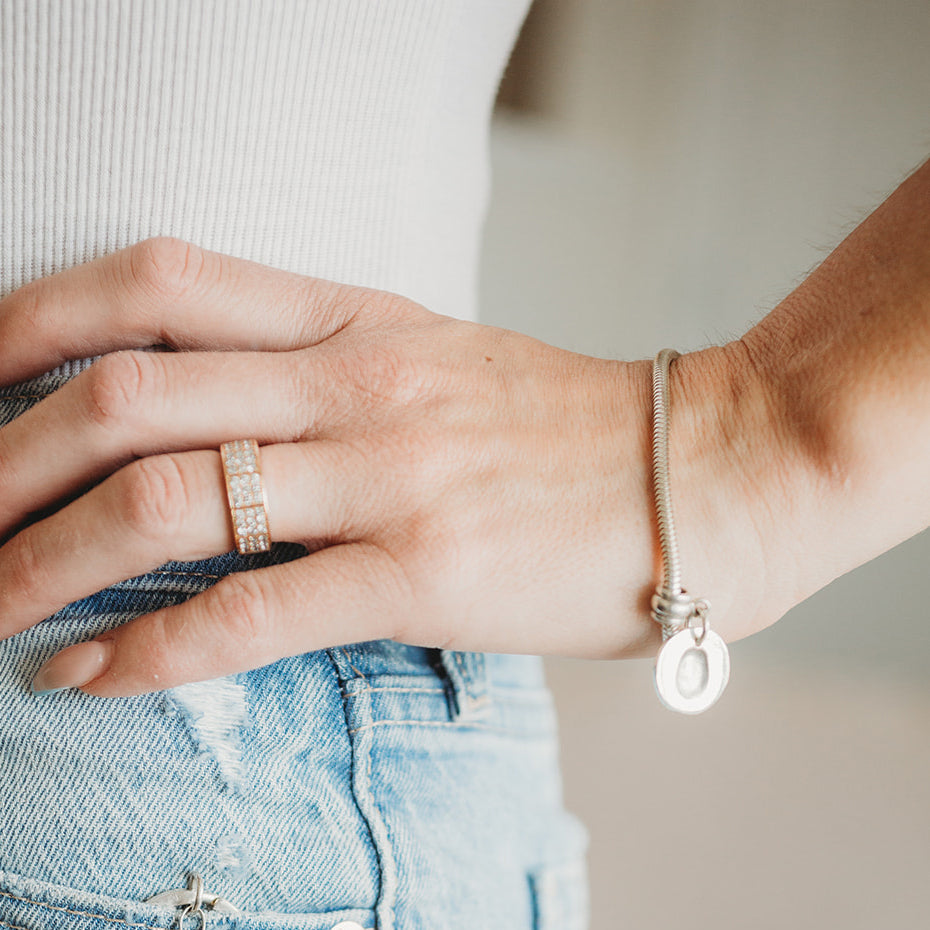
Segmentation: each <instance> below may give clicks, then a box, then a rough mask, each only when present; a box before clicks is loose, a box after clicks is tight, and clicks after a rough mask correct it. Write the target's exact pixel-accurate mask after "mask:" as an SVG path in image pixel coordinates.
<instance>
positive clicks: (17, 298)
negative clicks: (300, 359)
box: [0, 237, 365, 384]
mask: <svg viewBox="0 0 930 930" xmlns="http://www.w3.org/2000/svg"><path fill="white" fill-rule="evenodd" d="M364 294H365V290H364V289H362V288H354V287H351V286H348V285H343V284H337V283H335V282H332V281H325V280H322V279H320V278H311V277H306V276H304V275H298V274H293V273H291V272H287V271H281V270H279V269H275V268H269V267H268V266H266V265H261V264H259V263H257V262H252V261H247V260H245V259H240V258H234V257H232V256H229V255H223V254H222V253H220V252H211V251H209V250H207V249H202V248H200V247H199V246H196V245H193V244H191V243H189V242H184V241H183V240H180V239H173V238H168V237H158V238H153V239H146V240H144V241H143V242H140V243H137V244H136V245H132V246H129V247H128V248H125V249H122V250H120V251H118V252H113V253H112V254H110V255H105V256H103V257H102V258H98V259H96V260H94V261H91V262H87V263H86V264H83V265H77V266H75V267H74V268H69V269H68V270H66V271H62V272H59V273H58V274H54V275H49V276H48V277H46V278H39V279H37V280H35V281H33V282H31V283H29V284H27V285H25V286H23V287H21V288H19V290H16V291H14V292H13V293H12V294H9V295H8V296H7V297H5V298H3V299H2V300H0V382H2V383H7V384H12V383H15V382H18V381H23V380H25V379H27V378H30V377H33V376H35V375H39V374H41V373H42V372H44V371H48V370H49V369H51V368H54V367H55V366H57V365H60V364H61V363H62V362H64V361H67V360H68V359H75V358H88V357H90V356H93V355H102V354H105V353H108V352H113V351H115V350H117V349H127V348H142V347H145V346H150V345H155V344H167V345H169V346H171V347H173V348H177V349H208V350H236V349H246V350H266V351H278V350H282V351H286V350H289V349H296V348H304V347H306V346H310V345H315V344H316V343H318V342H320V341H322V340H323V339H326V338H327V337H328V336H330V335H332V334H333V333H335V332H337V331H338V330H339V329H341V328H343V327H344V326H346V325H347V324H348V323H349V322H350V321H351V319H352V317H353V316H354V315H355V313H356V312H357V311H358V309H359V308H360V307H361V306H362V304H363V303H364V302H365V300H364Z"/></svg>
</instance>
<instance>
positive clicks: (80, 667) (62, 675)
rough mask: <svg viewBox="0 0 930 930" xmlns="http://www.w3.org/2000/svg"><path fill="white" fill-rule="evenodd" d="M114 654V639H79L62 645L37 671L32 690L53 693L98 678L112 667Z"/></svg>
mask: <svg viewBox="0 0 930 930" xmlns="http://www.w3.org/2000/svg"><path fill="white" fill-rule="evenodd" d="M112 657H113V644H112V643H98V642H94V641H91V642H89V643H77V644H76V645H74V646H68V648H67V649H62V651H61V652H59V653H58V654H57V655H54V656H52V657H51V659H49V660H48V662H46V663H45V665H43V666H42V668H40V669H39V670H38V672H36V676H35V678H33V679H32V693H33V694H36V695H41V694H52V693H54V692H55V691H64V690H65V689H66V688H80V687H81V685H86V684H87V682H89V681H93V680H94V679H95V678H99V677H100V676H101V675H102V674H103V673H104V672H105V671H106V670H107V668H109V665H110V660H111V659H112Z"/></svg>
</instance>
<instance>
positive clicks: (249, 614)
mask: <svg viewBox="0 0 930 930" xmlns="http://www.w3.org/2000/svg"><path fill="white" fill-rule="evenodd" d="M212 600H213V607H215V609H216V611H217V612H218V613H219V618H220V623H221V624H222V629H223V634H224V637H226V638H227V640H228V641H229V642H231V643H233V644H235V645H237V646H239V647H244V648H246V649H248V650H249V652H250V654H253V653H254V654H255V655H257V656H263V655H265V654H267V653H268V652H269V646H270V645H271V644H270V642H269V640H270V638H271V637H270V633H271V624H270V623H269V615H268V609H267V606H266V597H265V592H264V589H263V586H262V583H261V582H260V581H259V580H258V579H257V578H256V577H255V574H254V573H253V572H237V573H236V574H234V575H227V576H226V577H225V578H223V579H222V580H221V581H219V582H218V583H217V584H216V586H215V587H214V588H213V597H212Z"/></svg>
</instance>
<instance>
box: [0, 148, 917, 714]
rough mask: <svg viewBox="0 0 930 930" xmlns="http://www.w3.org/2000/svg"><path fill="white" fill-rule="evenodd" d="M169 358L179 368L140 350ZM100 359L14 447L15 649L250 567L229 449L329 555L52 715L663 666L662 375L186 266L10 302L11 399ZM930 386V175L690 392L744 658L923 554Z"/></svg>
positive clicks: (152, 617) (193, 258)
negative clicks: (234, 563)
mask: <svg viewBox="0 0 930 930" xmlns="http://www.w3.org/2000/svg"><path fill="white" fill-rule="evenodd" d="M156 343H167V344H169V345H171V346H172V347H173V348H175V349H177V350H178V351H176V352H173V353H146V352H138V351H126V350H129V349H131V348H133V347H135V348H138V347H141V346H145V345H152V344H156ZM98 353H110V354H108V355H107V357H106V358H104V359H102V360H101V361H100V362H98V363H97V364H95V365H94V366H93V367H92V368H91V369H90V370H89V371H88V372H85V373H84V374H82V375H80V376H79V377H78V378H76V379H75V380H74V381H72V382H70V383H69V384H68V385H66V386H65V387H64V388H62V389H61V390H60V391H58V392H56V393H55V394H54V395H52V396H51V397H49V398H47V399H46V400H44V401H42V402H41V403H40V404H38V405H37V406H36V407H34V408H33V409H32V410H30V411H28V412H27V413H25V414H24V415H23V416H22V417H20V418H19V419H17V420H16V421H14V422H13V423H11V424H9V425H8V426H6V427H4V428H3V429H2V430H0V535H2V534H7V535H10V538H9V539H8V541H7V542H6V543H5V544H4V545H3V547H2V548H0V636H3V637H6V636H11V635H13V634H15V633H16V632H18V631H21V630H23V629H26V628H28V627H30V626H32V625H34V624H35V623H38V622H39V621H40V620H42V619H43V618H44V617H46V616H48V615H49V614H51V613H52V612H54V611H55V610H57V609H58V608H60V607H62V606H64V605H65V604H67V603H69V602H71V601H73V600H76V599H77V598H79V597H82V596H85V595H88V594H90V593H93V592H94V591H96V590H99V589H101V588H103V587H105V586H106V585H108V584H111V583H114V582H116V581H119V580H122V579H124V578H128V577H132V576H134V575H138V574H141V573H143V572H145V571H148V570H150V569H153V568H156V567H157V566H158V565H160V564H162V563H163V562H165V561H166V560H167V559H169V558H171V559H197V558H203V557H206V556H209V555H214V554H219V553H221V552H225V551H228V550H229V549H230V548H232V546H233V538H232V532H231V528H230V525H229V515H228V510H227V507H226V501H225V491H224V488H223V481H222V474H221V469H220V459H219V454H218V452H217V451H216V450H217V448H218V446H219V445H220V443H221V442H223V441H226V440H229V439H237V438H246V437H254V438H256V439H257V440H258V441H259V443H260V444H261V445H262V446H263V450H262V455H263V462H264V470H265V474H266V482H267V485H268V496H269V511H270V526H271V533H272V537H273V538H274V539H275V540H279V541H285V540H288V541H294V542H300V543H302V544H304V545H305V546H306V547H307V548H308V550H309V554H308V555H307V556H306V557H304V558H301V559H298V560H297V561H295V562H291V563H287V564H285V565H278V566H273V567H270V568H264V569H259V570H255V571H250V572H243V573H239V574H236V575H231V576H229V577H227V578H224V579H222V580H221V581H220V582H219V583H218V584H217V585H216V586H215V587H213V588H211V589H210V590H208V591H207V592H205V593H203V594H201V595H198V596H197V597H195V598H193V599H191V600H190V601H188V602H186V603H185V604H181V605H178V606H175V607H170V608H167V609H165V610H160V611H157V612H154V613H151V614H148V615H146V616H143V617H140V618H138V619H137V620H134V621H132V622H130V623H127V624H125V625H123V626H121V627H118V628H116V629H114V630H112V631H109V632H107V633H104V634H102V635H101V636H99V637H97V638H96V639H95V640H93V641H91V642H89V643H81V644H76V645H73V646H70V647H68V648H67V649H65V650H64V651H63V652H62V653H59V655H58V656H56V657H53V659H52V660H50V662H49V663H47V664H46V666H45V667H43V669H42V670H41V671H40V672H39V675H38V676H37V679H36V682H35V684H34V687H35V688H36V689H37V690H52V689H58V688H63V687H81V688H82V689H83V690H84V691H85V692H87V693H89V694H93V695H98V696H101V697H108V696H116V695H129V694H139V693H145V692H148V691H153V690H160V689H162V688H166V687H171V686H174V685H177V684H181V683H184V682H188V681H195V680H202V679H207V678H214V677H218V676H221V675H226V674H231V673H234V672H238V671H243V670H246V669H250V668H255V667H258V666H261V665H264V664H267V663H269V662H272V661H274V660H275V659H278V658H280V657H283V656H286V655H294V654H298V653H302V652H306V651H309V650H314V649H320V648H325V647H327V646H332V645H337V644H342V643H348V642H358V641H364V640H369V639H378V638H392V639H396V640H398V641H402V642H407V643H412V644H417V645H429V646H441V647H445V648H454V649H469V650H480V651H488V652H514V653H535V654H560V655H569V656H578V657H587V658H624V657H632V656H645V655H652V654H654V653H655V652H656V650H657V648H658V645H659V630H658V629H657V627H656V625H655V624H654V623H653V622H652V621H651V620H650V619H649V615H648V601H649V596H650V594H651V592H652V590H653V589H654V587H655V583H656V579H657V577H658V571H659V558H658V545H657V540H656V533H655V517H654V511H653V504H652V499H651V478H650V430H651V394H650V379H651V363H650V362H649V361H648V360H645V361H638V362H632V363H628V362H617V361H605V360H600V359H595V358H590V357H586V356H582V355H577V354H575V353H571V352H567V351H564V350H561V349H556V348H553V347H551V346H548V345H545V344H544V343H541V342H539V341H537V340H534V339H531V338H529V337H526V336H522V335H519V334H517V333H512V332H508V331H504V330H500V329H495V328H493V327H488V326H479V325H476V324H471V323H463V322H460V321H457V320H452V319H449V318H446V317H440V316H437V315H435V314H432V313H430V312H429V311H428V310H426V309H425V308H423V307H421V306H419V305H418V304H415V303H413V302H411V301H409V300H406V299H404V298H403V297H400V296H398V295H394V294H387V293H383V292H379V291H372V290H365V289H361V288H353V287H347V286H344V285H339V284H334V283H332V282H326V281H320V280H317V279H313V278H306V277H301V276H298V275H293V274H289V273H285V272H281V271H277V270H274V269H270V268H266V267H264V266H261V265H257V264H254V263H250V262H245V261H241V260H238V259H233V258H230V257H228V256H223V255H218V254H216V253H210V252H205V251H203V250H201V249H199V248H198V247H196V246H194V245H191V244H189V243H183V242H179V241H177V240H171V239H158V240H148V241H146V242H144V243H140V244H139V245H137V246H133V247H131V248H129V249H126V250H123V251H122V252H118V253H115V254H113V255H110V256H106V257H104V258H102V259H99V260H97V261H95V262H92V263H90V264H88V265H84V266H79V267H77V268H74V269H71V270H69V271H66V272H63V273H61V274H58V275H55V276H52V277H49V278H45V279H41V280H39V281H36V282H33V283H32V284H30V285H27V286H26V287H24V288H22V289H20V290H19V291H17V292H15V293H13V294H11V295H9V296H8V297H7V298H5V299H4V300H3V301H0V372H2V378H3V381H4V382H5V383H15V382H17V381H20V380H23V379H25V378H28V377H30V376H33V375H36V374H38V373H40V372H42V371H44V370H46V369H48V368H51V367H53V366H54V365H55V364H58V363H59V362H60V361H61V360H63V359H65V358H75V357H84V356H88V355H93V354H98ZM928 363H930V168H928V166H926V165H925V166H924V167H923V168H921V169H920V170H919V171H918V172H916V173H915V174H914V175H913V176H912V177H911V178H909V179H908V180H907V181H906V182H905V183H904V184H903V185H902V186H901V187H900V188H899V189H898V190H897V191H896V192H895V193H894V194H893V195H892V197H891V198H889V200H888V201H887V202H886V203H885V204H884V205H883V206H882V207H880V208H879V209H878V210H877V211H876V212H875V213H874V214H873V215H872V216H871V217H870V218H869V219H868V220H866V221H865V222H864V223H863V224H862V225H861V226H860V227H859V229H857V230H856V232H855V233H853V235H852V236H850V237H849V238H848V239H847V240H846V241H845V242H844V243H842V244H841V245H840V247H839V248H838V249H837V250H836V251H835V252H834V253H833V255H831V256H830V258H829V259H828V260H827V261H826V262H824V264H823V265H822V266H821V267H820V268H819V269H817V271H815V272H814V273H813V274H812V275H811V276H810V277H809V279H808V280H807V281H806V282H805V283H804V285H802V286H801V287H800V288H798V290H797V291H795V292H794V293H793V294H792V295H791V296H789V298H788V299H787V300H785V301H784V302H783V303H782V304H781V305H779V307H777V308H776V309H775V310H774V311H772V313H771V314H769V316H768V317H766V318H765V319H764V320H763V321H762V322H761V323H760V324H759V325H758V326H756V327H754V328H753V329H752V330H750V332H749V333H747V334H746V336H744V337H743V338H742V339H740V340H736V341H734V342H732V343H730V344H728V345H726V346H722V347H715V348H711V349H707V350H704V351H701V352H696V353H691V354H688V355H685V356H683V357H681V358H680V359H678V360H677V361H676V362H675V363H674V364H673V365H672V369H671V384H670V394H671V398H672V400H671V404H672V409H671V445H670V467H671V475H672V482H673V485H672V489H673V500H674V502H675V509H676V517H677V524H678V528H679V535H680V537H681V539H680V545H681V555H682V560H683V564H684V565H685V566H686V567H687V573H688V576H687V579H686V582H687V587H688V589H689V591H691V592H693V593H695V594H699V595H701V596H704V597H706V598H708V599H709V600H710V601H711V603H712V605H713V610H712V615H711V620H712V622H713V625H714V628H715V629H716V630H717V631H718V632H719V633H720V634H721V635H722V636H723V637H724V638H725V639H728V640H733V639H737V638H740V637H742V636H746V635H749V634H750V633H753V632H755V631H757V630H760V629H762V628H764V627H765V626H767V625H769V624H771V623H773V622H775V621H776V620H778V619H779V618H780V617H781V616H783V615H784V613H785V612H787V610H789V609H790V608H791V607H792V606H794V605H795V604H796V603H798V602H800V601H801V600H803V599H804V598H805V597H807V596H809V595H810V594H811V593H813V591H815V590H817V589H819V588H820V587H822V586H823V585H825V584H827V583H828V582H829V581H831V580H832V579H833V578H835V577H837V576H838V575H840V574H843V573H844V572H846V571H849V570H850V569H852V568H854V567H855V566H856V565H859V564H861V563H862V562H864V561H866V560H867V559H869V558H872V557H874V556H875V555H878V554H879V553H880V552H882V551H884V550H886V549H888V548H890V547H891V546H892V545H895V544H896V543H898V542H900V541H902V540H904V539H906V538H908V537H909V536H911V535H913V534H914V533H916V532H918V531H920V530H921V529H923V528H925V527H926V526H927V525H930V477H928V476H930V467H928V466H930V430H928V429H927V425H928V423H930V364H928ZM101 479H104V480H102V481H101ZM95 481H101V483H99V484H97V485H96V486H94V487H93V488H92V489H91V490H89V491H87V492H86V493H84V494H82V495H81V496H78V497H77V498H76V499H75V500H73V501H72V502H70V503H66V504H64V505H63V506H61V507H60V509H58V510H57V511H56V512H55V513H53V514H52V515H51V516H48V517H46V518H45V519H43V520H41V521H39V522H36V523H33V524H31V525H29V526H27V527H25V528H23V529H19V531H18V532H17V528H19V527H20V526H21V524H22V522H23V520H24V518H25V517H26V516H27V515H28V514H29V513H31V512H34V511H36V510H38V509H40V508H43V507H48V506H54V505H55V504H56V502H60V501H63V500H65V499H68V498H71V497H73V496H74V495H75V493H76V492H78V491H80V490H81V489H84V488H86V487H88V485H90V484H91V483H92V482H95ZM204 643H209V644H210V648H208V649H205V648H203V644H204Z"/></svg>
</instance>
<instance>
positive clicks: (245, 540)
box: [220, 439, 271, 555]
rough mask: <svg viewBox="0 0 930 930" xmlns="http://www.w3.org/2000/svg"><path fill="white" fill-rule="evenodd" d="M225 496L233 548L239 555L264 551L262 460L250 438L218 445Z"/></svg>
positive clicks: (265, 514) (265, 515) (267, 541)
mask: <svg viewBox="0 0 930 930" xmlns="http://www.w3.org/2000/svg"><path fill="white" fill-rule="evenodd" d="M220 458H222V460H223V475H224V476H225V478H226V496H227V497H228V499H229V514H230V516H231V517H232V525H233V534H234V535H235V537H236V548H237V549H238V550H239V552H241V553H242V554H243V555H247V554H249V553H251V552H267V551H268V550H269V549H270V548H271V536H270V535H269V533H268V498H267V496H266V494H265V482H264V481H263V480H262V463H261V456H260V455H259V451H258V443H257V442H256V441H255V440H254V439H236V440H235V441H233V442H224V443H223V444H222V445H221V446H220Z"/></svg>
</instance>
